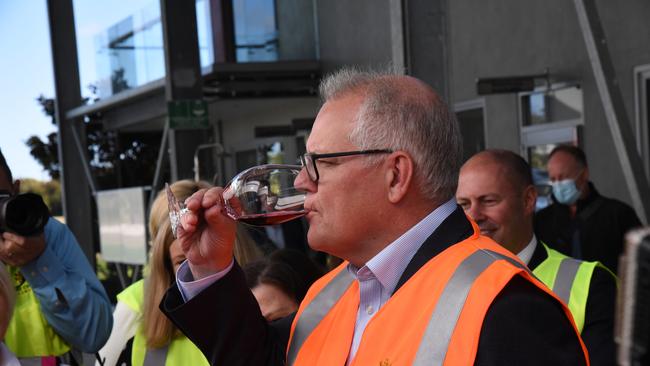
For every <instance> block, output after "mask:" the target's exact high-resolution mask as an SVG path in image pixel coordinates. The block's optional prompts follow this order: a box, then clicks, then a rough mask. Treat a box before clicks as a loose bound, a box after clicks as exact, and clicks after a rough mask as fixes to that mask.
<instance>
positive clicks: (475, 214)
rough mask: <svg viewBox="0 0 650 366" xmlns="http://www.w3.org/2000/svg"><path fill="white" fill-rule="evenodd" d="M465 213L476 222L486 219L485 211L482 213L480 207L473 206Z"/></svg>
mask: <svg viewBox="0 0 650 366" xmlns="http://www.w3.org/2000/svg"><path fill="white" fill-rule="evenodd" d="M465 213H467V214H468V215H469V217H471V218H472V219H473V220H474V221H476V222H479V221H482V220H483V219H485V215H483V211H481V209H480V208H479V206H478V205H471V206H470V207H469V208H468V209H466V210H465Z"/></svg>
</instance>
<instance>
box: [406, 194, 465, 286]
mask: <svg viewBox="0 0 650 366" xmlns="http://www.w3.org/2000/svg"><path fill="white" fill-rule="evenodd" d="M473 233H474V229H473V228H472V224H471V223H470V222H469V220H468V219H467V217H466V216H465V212H463V210H462V209H461V208H460V207H459V206H456V210H455V211H454V212H452V213H451V215H449V216H448V217H447V218H446V219H445V220H444V221H443V222H442V223H441V224H440V226H438V228H437V229H436V231H434V232H433V234H431V235H430V236H429V237H428V238H427V240H425V241H424V244H422V246H420V249H418V251H417V252H416V253H415V255H414V256H413V259H411V261H410V262H409V264H408V266H406V269H405V270H404V273H402V277H400V279H399V282H397V286H395V290H394V291H393V293H395V292H396V291H397V290H399V288H400V287H402V285H403V284H404V283H406V281H408V280H409V279H410V278H411V276H413V275H414V274H415V272H417V271H418V270H419V269H420V268H422V266H423V265H424V264H425V263H427V262H428V261H429V260H431V258H433V257H435V256H436V255H438V254H439V253H441V252H442V251H443V250H445V249H447V248H448V247H450V246H452V245H454V244H456V243H458V242H461V241H463V240H465V239H467V238H469V237H470V236H471V235H472V234H473Z"/></svg>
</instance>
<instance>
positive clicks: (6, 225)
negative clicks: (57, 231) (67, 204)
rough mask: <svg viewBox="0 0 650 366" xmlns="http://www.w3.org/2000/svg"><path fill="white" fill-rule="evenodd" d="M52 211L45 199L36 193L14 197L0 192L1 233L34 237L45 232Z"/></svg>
mask: <svg viewBox="0 0 650 366" xmlns="http://www.w3.org/2000/svg"><path fill="white" fill-rule="evenodd" d="M49 218H50V210H49V209H48V208H47V206H46V205H45V202H43V198H42V197H41V196H39V195H37V194H34V193H23V194H19V195H16V196H12V195H11V194H10V193H9V192H7V191H0V233H2V232H5V231H11V232H14V233H16V234H18V235H21V236H34V235H38V234H40V233H42V232H43V229H44V228H45V224H47V220H48V219H49Z"/></svg>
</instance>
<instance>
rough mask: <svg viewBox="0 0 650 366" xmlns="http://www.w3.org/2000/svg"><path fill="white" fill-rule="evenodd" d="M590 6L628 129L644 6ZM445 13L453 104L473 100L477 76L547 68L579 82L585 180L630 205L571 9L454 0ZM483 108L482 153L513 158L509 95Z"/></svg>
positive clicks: (643, 53) (644, 29)
mask: <svg viewBox="0 0 650 366" xmlns="http://www.w3.org/2000/svg"><path fill="white" fill-rule="evenodd" d="M597 5H598V10H599V13H600V16H601V21H602V26H603V28H604V29H605V32H606V35H607V38H608V45H609V50H610V54H611V55H612V61H613V63H614V65H615V68H616V73H617V77H618V80H619V83H620V86H621V90H622V93H623V98H624V100H625V103H626V109H627V112H628V119H629V122H630V123H632V124H633V121H634V86H633V77H632V70H633V68H634V67H635V66H637V65H641V64H647V63H650V47H648V46H647V43H648V38H649V37H648V34H650V23H648V22H647V15H648V14H650V3H648V2H646V1H643V0H629V1H624V2H611V1H606V0H598V1H597ZM449 14H450V22H449V26H450V42H449V50H450V60H451V67H450V68H451V78H452V82H451V89H452V92H451V95H452V101H453V102H455V103H458V102H462V101H466V100H472V99H475V98H477V97H478V96H477V94H476V86H475V80H476V78H478V77H496V76H508V75H529V74H538V73H542V72H543V71H544V69H545V68H547V67H548V68H550V71H551V74H552V76H553V78H554V79H556V80H557V81H578V82H579V83H580V84H581V86H582V89H583V92H584V94H583V103H584V121H585V126H584V129H583V147H584V149H585V151H586V153H587V156H588V158H589V163H590V166H591V169H590V171H591V176H592V180H593V181H594V182H595V183H596V186H597V187H598V189H599V190H600V191H601V193H603V194H605V195H607V196H612V197H615V198H618V199H621V200H623V201H627V202H629V200H630V196H629V193H628V192H627V187H626V185H625V184H624V178H623V175H622V171H621V168H620V163H619V161H618V157H617V155H616V151H615V148H614V143H613V140H612V137H611V134H610V131H609V127H608V125H607V121H606V119H605V116H604V111H603V108H602V105H601V102H600V98H599V95H598V91H597V89H596V86H595V81H594V77H593V71H592V69H591V65H590V63H589V60H588V55H587V51H586V47H585V43H584V39H583V37H582V33H581V30H580V26H579V23H578V19H577V14H576V10H575V7H574V5H573V2H570V1H569V2H567V1H561V0H547V1H543V2H540V1H535V0H493V1H473V0H453V1H449ZM485 101H486V118H487V120H488V129H487V140H488V144H489V146H490V147H502V148H508V149H512V150H515V151H518V145H519V133H520V131H519V126H520V122H519V121H518V110H517V98H516V95H514V94H506V95H495V96H487V97H486V98H485Z"/></svg>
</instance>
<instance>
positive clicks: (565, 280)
mask: <svg viewBox="0 0 650 366" xmlns="http://www.w3.org/2000/svg"><path fill="white" fill-rule="evenodd" d="M581 264H582V261H579V260H577V259H573V258H564V259H562V262H560V268H559V269H558V271H557V275H556V276H555V283H554V284H553V292H555V294H556V295H557V296H558V297H559V298H560V299H562V301H564V303H565V304H567V305H568V304H569V299H570V298H571V287H573V281H575V279H576V274H578V269H579V268H580V265H581Z"/></svg>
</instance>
